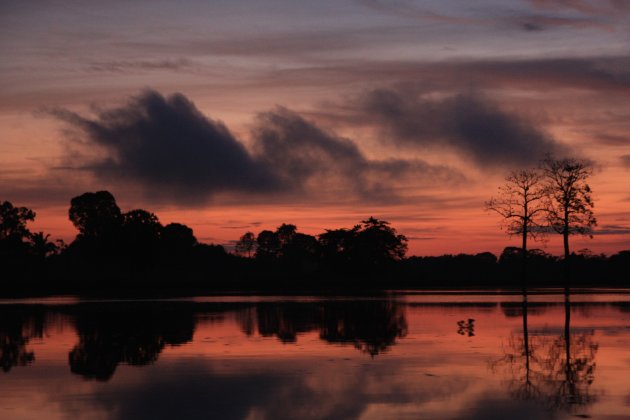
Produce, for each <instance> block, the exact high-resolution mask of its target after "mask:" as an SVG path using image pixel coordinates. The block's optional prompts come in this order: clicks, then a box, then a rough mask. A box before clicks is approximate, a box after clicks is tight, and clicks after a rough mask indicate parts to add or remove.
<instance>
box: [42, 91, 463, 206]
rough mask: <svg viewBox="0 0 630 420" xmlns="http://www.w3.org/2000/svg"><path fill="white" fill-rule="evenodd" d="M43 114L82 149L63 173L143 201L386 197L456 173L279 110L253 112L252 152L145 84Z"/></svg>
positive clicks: (180, 101) (188, 106)
mask: <svg viewBox="0 0 630 420" xmlns="http://www.w3.org/2000/svg"><path fill="white" fill-rule="evenodd" d="M49 112H50V113H52V114H53V115H55V116H56V117H57V118H59V119H61V120H63V121H65V122H66V123H68V124H69V125H70V126H71V127H73V128H75V129H77V130H78V133H76V134H78V138H79V139H80V140H81V141H83V142H84V145H83V147H82V149H83V152H81V153H79V154H72V155H70V156H72V160H73V161H72V162H65V164H64V165H63V166H64V167H65V169H66V170H67V169H68V167H73V168H76V169H79V170H85V171H88V172H90V173H92V174H94V175H95V176H96V177H97V179H99V180H101V181H106V182H112V183H116V184H117V185H121V184H130V185H139V186H141V187H142V188H143V190H144V191H145V193H146V195H147V198H149V199H153V200H159V201H171V200H173V199H175V200H177V201H178V202H180V203H181V202H184V203H187V204H191V203H203V202H204V201H206V200H207V199H208V198H211V197H212V196H213V195H215V194H216V193H222V192H227V193H237V194H247V195H249V196H253V195H257V196H262V195H264V194H269V193H273V194H277V195H283V194H284V195H285V196H291V197H293V198H294V199H308V198H313V197H327V198H339V197H345V198H348V197H354V198H359V199H362V200H370V201H382V200H384V199H387V200H392V199H393V198H395V197H396V192H395V189H396V186H397V185H398V184H399V183H400V182H401V181H403V180H404V179H410V178H411V177H418V179H423V180H426V181H427V182H451V183H452V182H457V181H459V180H461V179H462V176H461V174H459V173H457V172H455V171H453V170H451V169H449V168H447V167H443V166H432V165H429V164H428V163H426V162H424V161H421V160H402V159H390V160H370V159H367V158H366V157H365V156H364V155H363V153H362V152H361V151H360V150H359V148H358V147H357V145H356V144H355V143H354V142H353V141H351V140H349V139H344V138H341V137H338V136H336V135H335V134H333V133H330V132H327V131H325V130H323V129H321V128H319V127H318V126H316V125H315V124H314V123H312V122H309V121H307V120H305V119H304V118H303V117H301V116H300V115H299V114H297V113H295V112H292V111H289V110H288V109H286V108H281V107H279V108H277V109H276V110H274V111H271V112H266V113H262V114H260V115H259V118H258V122H257V125H256V127H255V129H254V130H253V133H252V141H253V152H250V151H249V150H248V149H246V148H245V146H244V145H243V143H241V142H240V141H239V140H238V139H236V138H235V137H234V136H233V135H232V134H231V133H230V131H229V130H228V129H227V127H226V126H225V125H224V124H223V123H221V122H219V121H215V120H212V119H210V118H207V117H206V116H204V115H203V114H202V113H201V112H200V111H199V110H198V109H197V108H196V107H195V105H194V104H193V103H192V102H191V101H189V100H188V99H187V98H186V97H185V96H183V95H181V94H175V95H172V96H170V97H164V96H162V95H161V94H159V93H158V92H156V91H153V90H146V91H145V92H144V93H142V94H141V95H139V96H136V97H133V98H132V99H131V100H130V101H129V102H128V103H127V104H125V105H123V106H121V107H118V108H113V109H109V110H96V111H95V112H96V116H95V118H86V117H83V116H81V115H79V114H77V113H74V112H70V111H68V110H64V109H57V110H53V111H49ZM86 146H87V147H86ZM95 146H96V149H98V150H95ZM292 194H293V195H292Z"/></svg>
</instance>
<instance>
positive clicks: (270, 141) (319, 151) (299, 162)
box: [253, 107, 462, 199]
mask: <svg viewBox="0 0 630 420" xmlns="http://www.w3.org/2000/svg"><path fill="white" fill-rule="evenodd" d="M253 135H254V139H255V143H254V152H255V154H256V156H257V158H258V159H259V160H260V161H262V162H264V163H265V164H266V165H267V166H269V167H272V168H275V169H276V170H277V171H278V173H279V174H281V176H283V182H284V183H285V184H286V185H291V186H292V187H293V188H295V189H304V188H305V187H308V186H309V185H312V184H313V183H315V184H317V186H318V188H324V189H326V190H328V191H341V190H343V189H346V188H348V187H350V189H351V190H352V191H353V192H354V193H356V194H358V195H359V196H361V197H364V198H381V199H382V198H384V199H391V198H392V197H393V196H394V195H395V194H393V193H392V187H393V186H394V185H395V184H396V183H397V182H398V181H400V180H402V179H403V178H406V177H409V176H419V175H423V176H424V179H425V181H426V182H429V183H433V182H456V181H459V180H461V179H462V177H461V175H460V174H458V173H456V172H454V171H453V170H451V169H449V168H447V167H443V166H432V165H429V164H428V163H426V162H424V161H421V160H403V159H389V160H370V159H367V158H366V157H365V156H364V155H363V153H362V152H361V151H360V150H359V148H358V147H357V145H356V144H355V143H354V142H352V141H351V140H349V139H345V138H341V137H338V136H336V135H335V134H333V133H331V132H327V131H325V130H323V129H321V128H319V127H318V126H316V125H315V124H313V123H312V122H309V121H307V120H305V119H304V118H302V117H301V116H300V115H299V114H296V113H294V112H292V111H289V110H288V109H286V108H281V107H278V108H277V109H276V110H274V111H272V112H266V113H262V114H260V115H259V117H258V125H257V127H256V128H255V129H254V132H253ZM420 179H421V178H418V181H416V182H421V181H420Z"/></svg>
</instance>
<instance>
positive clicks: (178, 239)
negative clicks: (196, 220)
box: [161, 223, 197, 254]
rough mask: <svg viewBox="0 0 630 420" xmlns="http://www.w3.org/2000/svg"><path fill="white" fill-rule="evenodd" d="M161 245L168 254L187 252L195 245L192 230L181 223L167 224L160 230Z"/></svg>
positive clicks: (195, 240) (195, 241) (195, 239)
mask: <svg viewBox="0 0 630 420" xmlns="http://www.w3.org/2000/svg"><path fill="white" fill-rule="evenodd" d="M161 236H162V243H163V244H164V247H165V248H166V250H167V251H168V252H173V253H176V254H180V253H186V252H189V251H190V250H191V249H192V248H193V247H194V246H195V245H196V244H197V238H195V235H194V234H193V230H192V229H191V228H189V227H188V226H186V225H183V224H181V223H169V224H168V225H166V226H164V228H163V229H162V235H161Z"/></svg>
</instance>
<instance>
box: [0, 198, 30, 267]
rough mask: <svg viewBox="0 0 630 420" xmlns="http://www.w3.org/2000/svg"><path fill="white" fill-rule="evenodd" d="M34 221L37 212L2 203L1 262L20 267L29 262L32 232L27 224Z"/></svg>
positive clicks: (0, 213) (5, 202)
mask: <svg viewBox="0 0 630 420" xmlns="http://www.w3.org/2000/svg"><path fill="white" fill-rule="evenodd" d="M33 220H35V212H34V211H32V210H31V209H28V208H26V207H14V206H13V204H11V203H10V202H9V201H4V202H2V203H0V261H1V262H3V263H4V264H7V265H10V266H13V267H18V266H20V265H21V264H23V263H24V262H25V261H26V260H27V258H28V255H29V249H30V244H29V240H30V238H31V232H30V231H29V230H28V228H27V227H26V224H27V223H28V222H30V221H33ZM5 268H6V266H5Z"/></svg>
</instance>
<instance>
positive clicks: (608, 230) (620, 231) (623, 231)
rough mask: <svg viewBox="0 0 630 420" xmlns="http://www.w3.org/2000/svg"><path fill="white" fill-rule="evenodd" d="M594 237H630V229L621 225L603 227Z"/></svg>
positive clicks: (596, 231) (597, 230)
mask: <svg viewBox="0 0 630 420" xmlns="http://www.w3.org/2000/svg"><path fill="white" fill-rule="evenodd" d="M593 235H596V236H599V235H630V227H628V226H621V225H603V226H602V227H600V228H599V229H596V230H595V231H594V232H593Z"/></svg>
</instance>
